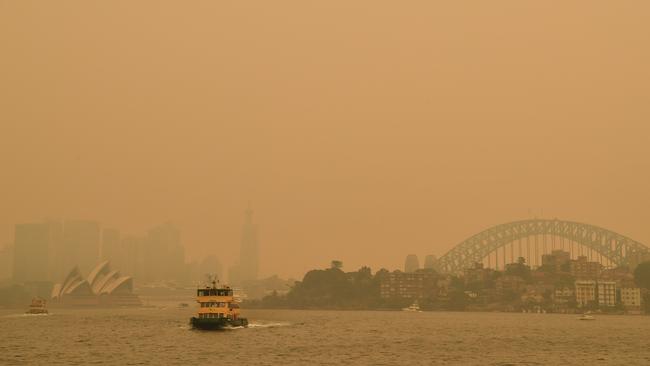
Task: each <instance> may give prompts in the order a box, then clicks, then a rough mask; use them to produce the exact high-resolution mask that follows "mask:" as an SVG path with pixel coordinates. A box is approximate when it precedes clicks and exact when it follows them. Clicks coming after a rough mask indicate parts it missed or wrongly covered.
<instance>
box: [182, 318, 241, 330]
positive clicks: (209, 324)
mask: <svg viewBox="0 0 650 366" xmlns="http://www.w3.org/2000/svg"><path fill="white" fill-rule="evenodd" d="M190 325H192V328H194V329H200V330H220V329H227V328H232V327H248V320H247V319H246V318H239V319H237V320H231V319H228V318H204V319H200V318H196V317H192V318H191V319H190Z"/></svg>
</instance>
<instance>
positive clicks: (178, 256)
mask: <svg viewBox="0 0 650 366" xmlns="http://www.w3.org/2000/svg"><path fill="white" fill-rule="evenodd" d="M144 260H145V261H144V262H145V267H146V271H147V272H148V275H149V276H150V279H151V280H154V281H158V280H175V281H178V280H179V279H181V278H182V277H183V275H184V272H185V248H184V247H183V244H182V243H181V232H180V230H179V229H178V228H176V226H174V225H173V224H172V223H171V222H166V223H164V224H161V225H158V226H156V227H154V228H151V229H150V230H149V232H148V234H147V256H146V257H145V258H144Z"/></svg>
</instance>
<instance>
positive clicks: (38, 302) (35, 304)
mask: <svg viewBox="0 0 650 366" xmlns="http://www.w3.org/2000/svg"><path fill="white" fill-rule="evenodd" d="M45 304H46V301H45V300H44V299H41V298H40V297H35V298H33V299H32V303H31V304H30V305H29V309H28V310H27V311H26V312H25V314H47V313H48V312H47V309H46V308H45Z"/></svg>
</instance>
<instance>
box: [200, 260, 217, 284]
mask: <svg viewBox="0 0 650 366" xmlns="http://www.w3.org/2000/svg"><path fill="white" fill-rule="evenodd" d="M206 275H210V276H216V277H217V280H219V281H223V278H222V277H221V276H222V275H223V267H222V266H221V262H219V259H217V257H215V256H214V255H209V256H207V257H205V258H203V260H202V261H201V264H200V265H199V279H200V280H202V281H205V280H206Z"/></svg>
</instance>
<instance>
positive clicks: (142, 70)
mask: <svg viewBox="0 0 650 366" xmlns="http://www.w3.org/2000/svg"><path fill="white" fill-rule="evenodd" d="M649 11H650V3H648V2H645V1H620V2H611V1H575V2H570V3H567V2H562V1H544V2H532V1H530V2H521V1H514V0H513V1H491V2H473V1H441V2H430V1H414V2H410V3H409V4H397V3H396V2H388V1H340V2H339V1H333V2H332V1H328V2H318V3H316V2H304V1H280V2H255V3H253V2H245V1H244V2H241V1H237V2H234V1H233V2H227V1H223V2H213V1H193V2H182V3H181V2H172V1H138V2H133V1H112V2H86V1H60V2H46V1H42V2H31V1H0V47H1V48H0V49H1V50H2V55H1V57H0V85H1V87H0V176H1V178H2V179H1V181H0V187H1V188H0V206H1V207H2V209H1V210H0V246H2V245H4V244H9V243H11V242H12V241H13V235H14V225H15V224H16V223H22V222H32V221H36V220H41V219H43V218H60V219H66V218H71V219H91V220H98V221H100V222H101V223H102V225H103V226H104V227H117V228H120V229H121V230H122V232H125V233H134V234H139V233H144V232H146V230H147V229H148V228H150V227H152V226H154V225H156V224H158V223H161V222H165V221H168V220H171V221H172V222H174V223H175V224H176V225H177V226H178V227H179V228H180V230H181V231H182V238H183V243H184V245H185V246H186V249H187V254H188V256H189V257H193V258H198V257H201V256H204V255H207V254H216V255H217V256H218V257H219V258H220V259H221V260H222V261H223V262H225V264H230V263H233V262H234V261H236V260H237V258H238V255H239V242H240V236H241V226H242V223H243V214H244V210H245V209H246V207H247V206H248V203H249V202H250V203H251V206H252V208H253V210H254V212H255V214H254V221H255V222H256V223H257V224H259V226H260V229H259V238H260V250H261V253H260V257H261V267H260V273H261V275H263V276H264V275H270V274H273V273H277V274H279V275H281V276H285V277H286V276H294V277H301V276H302V274H303V273H304V272H305V271H306V270H308V269H311V268H315V267H324V266H327V265H328V264H329V261H330V260H331V259H340V260H342V261H343V263H344V265H345V268H346V269H350V270H351V269H355V268H357V267H359V266H361V265H369V266H371V267H372V268H373V269H379V268H380V267H388V268H391V269H392V268H398V267H401V266H402V265H403V262H404V257H405V255H406V254H408V253H417V254H418V255H419V256H420V258H422V257H423V256H424V255H425V254H436V255H438V256H441V255H442V254H444V253H445V252H446V251H447V250H449V249H451V248H452V247H453V246H454V245H455V244H457V243H459V242H460V241H462V240H464V239H465V238H467V237H468V236H471V235H473V234H475V233H477V232H479V231H481V230H483V229H485V228H487V227H490V226H492V225H495V224H500V223H504V222H508V221H512V220H519V219H524V218H528V217H531V216H533V215H536V216H539V217H546V218H553V217H557V218H561V219H566V220H575V221H581V222H587V223H591V224H594V225H599V226H602V227H605V228H608V229H612V230H614V231H617V232H619V233H621V234H624V235H627V236H629V237H631V238H633V239H635V240H638V241H640V242H643V243H646V244H650V226H649V225H648V223H647V220H646V217H647V216H646V214H647V212H646V211H647V208H648V207H650V190H649V189H648V187H650V158H649V157H650V126H649V124H648V121H649V120H650V68H648V65H650V23H649V22H648V21H647V14H648V12H649Z"/></svg>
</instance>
